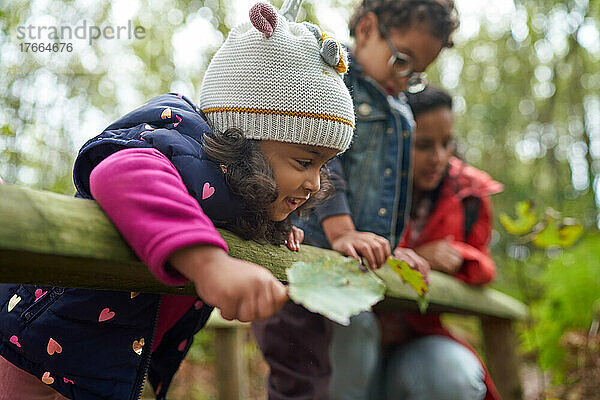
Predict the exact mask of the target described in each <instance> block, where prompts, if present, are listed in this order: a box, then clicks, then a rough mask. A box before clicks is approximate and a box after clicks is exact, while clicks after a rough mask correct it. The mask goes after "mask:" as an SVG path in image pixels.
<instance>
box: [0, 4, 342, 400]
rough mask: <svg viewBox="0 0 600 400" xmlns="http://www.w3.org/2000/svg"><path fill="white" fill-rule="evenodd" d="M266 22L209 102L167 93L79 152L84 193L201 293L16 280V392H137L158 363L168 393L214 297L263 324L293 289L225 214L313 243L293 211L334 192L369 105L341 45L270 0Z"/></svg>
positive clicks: (212, 75)
mask: <svg viewBox="0 0 600 400" xmlns="http://www.w3.org/2000/svg"><path fill="white" fill-rule="evenodd" d="M250 21H251V23H245V24H242V25H240V26H237V27H235V28H234V29H233V30H232V31H231V33H230V35H229V37H228V38H227V40H226V42H225V43H224V44H223V46H222V47H221V48H220V49H219V51H218V52H217V53H216V54H215V56H214V58H213V60H212V61H211V63H210V65H209V67H208V69H207V71H206V74H205V76H204V82H203V85H202V92H201V96H200V107H201V109H200V108H198V107H196V106H195V105H194V104H193V103H192V102H191V101H190V100H188V99H187V98H185V97H183V96H181V95H176V94H167V95H162V96H159V97H157V98H154V99H152V100H150V101H148V102H147V103H146V104H144V105H142V106H141V107H140V108H138V109H136V110H134V111H133V112H131V113H129V114H127V115H126V116H124V117H122V118H121V119H119V120H118V121H116V122H115V123H113V124H112V125H110V126H109V127H108V128H107V129H106V130H105V131H104V132H102V133H101V134H100V135H98V136H96V137H95V138H93V139H91V140H90V141H88V142H87V143H86V144H85V145H84V146H83V148H82V149H81V151H80V152H79V155H78V157H77V160H76V162H75V168H74V179H75V184H76V187H77V190H78V196H79V197H83V198H89V199H95V200H96V201H98V203H99V204H100V206H101V207H102V208H103V209H104V211H105V212H106V214H107V215H108V216H109V217H110V218H111V220H112V221H113V222H114V224H115V225H116V226H117V228H118V229H119V231H120V232H121V233H122V235H123V237H124V238H125V239H126V240H127V241H128V243H129V244H130V245H131V247H132V248H133V249H134V251H135V252H136V254H137V255H138V256H139V257H140V258H141V259H142V261H144V262H145V263H146V264H147V265H148V267H149V268H150V270H151V271H152V273H153V274H154V275H155V276H156V278H157V279H159V280H161V281H162V282H164V283H165V284H170V285H182V284H184V283H186V282H188V281H192V282H193V283H194V285H195V287H196V291H197V294H198V296H199V297H186V296H170V295H163V296H160V295H155V294H145V293H143V294H139V293H135V292H108V291H104V292H100V291H92V290H81V289H65V288H58V287H32V286H24V285H2V286H1V287H0V298H1V299H2V303H1V304H2V309H1V311H0V313H1V314H0V316H1V317H0V333H1V338H2V341H1V343H0V355H1V356H2V357H1V358H0V399H11V400H15V399H33V398H35V399H65V398H68V399H77V400H79V399H85V400H92V399H94V400H95V399H119V400H122V399H137V398H139V397H140V395H141V390H142V387H143V383H144V380H145V376H146V374H147V376H148V379H149V380H150V383H151V384H152V386H153V387H154V390H155V393H156V397H157V398H158V399H164V398H165V396H166V393H167V390H168V386H169V384H170V382H171V379H172V377H173V375H174V373H175V371H176V370H177V368H178V366H179V364H180V362H181V361H182V359H183V358H184V356H185V354H186V353H187V351H188V349H189V347H190V345H191V342H192V337H193V335H194V333H196V332H197V331H198V330H199V329H201V328H202V327H203V325H204V324H205V322H206V320H207V319H208V316H209V315H210V312H211V311H212V306H216V307H218V308H219V309H220V310H221V312H222V315H223V317H225V318H227V319H234V318H237V319H239V320H241V321H251V320H256V319H261V318H266V317H268V316H270V315H271V314H273V313H274V312H275V311H277V310H278V309H279V308H280V307H281V306H282V305H283V303H284V302H285V301H286V300H287V294H286V290H285V287H284V286H283V285H282V284H281V283H280V282H279V281H278V280H276V279H275V278H274V277H273V276H272V275H271V273H270V272H269V271H268V270H266V269H265V268H263V267H261V266H258V265H255V264H252V263H249V262H245V261H241V260H237V259H235V258H232V257H230V256H228V255H227V246H226V244H225V242H224V241H223V239H222V238H221V237H220V236H219V234H218V233H217V231H216V230H215V228H214V226H215V225H216V226H219V227H224V228H227V229H229V230H232V231H234V232H236V233H238V234H240V235H241V236H243V237H244V238H247V239H254V240H257V241H260V242H270V243H275V244H282V243H284V241H285V240H286V239H287V241H288V247H290V248H291V249H293V250H297V249H298V246H299V242H300V241H301V239H302V235H301V233H300V232H299V231H292V227H291V225H290V223H289V215H290V213H292V212H293V211H300V210H301V209H303V208H306V207H308V206H309V203H310V202H309V200H311V201H312V200H315V199H316V198H318V197H320V193H319V190H320V186H321V167H322V166H323V165H324V164H325V163H326V162H327V161H328V160H329V159H331V158H332V157H334V156H335V155H336V154H338V153H340V152H343V151H345V150H346V149H347V148H348V146H349V144H350V141H351V138H352V130H353V125H354V117H353V115H354V113H353V108H352V101H351V99H350V95H349V93H348V91H347V89H346V87H345V85H344V83H343V81H342V75H343V73H344V72H345V70H346V65H347V61H346V55H345V53H344V51H343V49H342V48H341V46H339V43H338V42H337V41H335V40H334V39H332V38H328V37H325V36H323V35H321V32H320V31H319V29H318V28H317V27H315V26H312V25H308V24H303V23H301V24H297V23H289V22H287V21H286V20H285V19H283V18H282V17H280V16H279V15H278V14H277V12H276V11H275V10H274V9H273V8H272V7H271V6H270V5H267V4H257V5H256V6H254V7H253V8H252V10H251V12H250ZM213 224H214V225H213ZM82 267H84V266H82Z"/></svg>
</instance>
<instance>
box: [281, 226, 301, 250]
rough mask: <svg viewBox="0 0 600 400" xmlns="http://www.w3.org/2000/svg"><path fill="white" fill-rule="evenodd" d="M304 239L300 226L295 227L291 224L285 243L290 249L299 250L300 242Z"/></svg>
mask: <svg viewBox="0 0 600 400" xmlns="http://www.w3.org/2000/svg"><path fill="white" fill-rule="evenodd" d="M303 240H304V231H303V230H302V229H300V228H296V227H295V226H292V231H291V232H290V234H289V236H288V238H287V240H286V241H285V244H286V245H287V247H288V248H289V249H290V250H292V251H299V250H300V243H302V241H303Z"/></svg>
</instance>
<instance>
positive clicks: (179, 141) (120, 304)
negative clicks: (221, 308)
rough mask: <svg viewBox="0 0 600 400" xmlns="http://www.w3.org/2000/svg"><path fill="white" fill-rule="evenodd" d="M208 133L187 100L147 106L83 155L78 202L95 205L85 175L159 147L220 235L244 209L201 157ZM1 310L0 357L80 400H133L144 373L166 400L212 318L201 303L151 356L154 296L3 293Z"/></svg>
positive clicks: (53, 290) (4, 289)
mask: <svg viewBox="0 0 600 400" xmlns="http://www.w3.org/2000/svg"><path fill="white" fill-rule="evenodd" d="M209 130H210V128H209V126H208V125H207V124H206V122H205V121H204V119H203V118H202V116H201V114H200V112H199V110H198V108H197V107H196V106H195V105H194V104H193V103H192V102H191V101H189V100H188V99H187V98H185V97H183V96H181V95H177V94H172V93H170V94H165V95H161V96H158V97H156V98H153V99H151V100H149V101H148V102H147V103H145V104H144V105H142V106H141V107H139V108H137V109H136V110H134V111H132V112H130V113H129V114H127V115H125V116H124V117H122V118H120V119H119V120H118V121H116V122H115V123H113V124H111V125H110V126H109V127H108V128H106V129H105V130H104V132H102V133H101V134H100V135H98V136H96V137H94V138H92V139H91V140H89V141H88V142H87V143H86V144H85V145H84V146H83V147H82V149H81V150H80V152H79V154H78V156H77V159H76V161H75V168H74V181H75V186H76V188H77V195H76V196H78V197H83V198H87V199H92V196H91V194H90V190H89V187H90V185H89V176H90V173H91V171H92V169H93V168H94V167H95V166H96V165H97V164H98V163H99V162H100V161H102V160H103V159H105V158H106V157H108V156H109V155H111V154H113V153H114V152H116V151H119V150H122V149H126V148H141V147H145V148H155V149H157V150H159V151H160V152H161V153H163V154H164V155H165V156H166V157H168V158H169V160H170V161H171V162H172V163H173V165H174V166H175V168H176V169H177V170H178V171H179V173H180V175H181V177H182V179H183V182H184V183H185V185H186V187H187V189H188V191H189V193H190V194H191V195H192V196H193V197H195V198H196V199H197V200H198V202H199V203H200V205H201V207H202V209H203V210H204V212H205V213H206V214H207V215H208V216H209V217H210V218H211V220H212V221H213V222H214V223H215V225H216V226H219V225H221V224H225V223H227V222H228V221H232V220H233V219H235V218H236V216H237V215H238V214H239V212H240V201H239V199H237V198H235V197H234V196H233V195H232V194H231V193H230V191H229V190H228V189H227V185H226V183H225V179H224V174H223V172H222V170H221V168H220V167H219V166H218V165H216V164H215V163H214V162H212V161H210V160H208V159H207V158H206V157H205V155H204V153H203V150H202V146H201V143H202V136H203V134H204V133H205V132H208V131H209ZM148 184H149V185H150V184H152V183H151V182H148ZM208 194H210V196H208ZM81 267H82V268H85V267H86V266H85V265H82V266H81ZM0 305H1V307H2V309H0V335H1V339H2V341H1V342H0V354H1V355H2V356H3V357H5V358H6V359H7V360H8V361H10V362H11V363H13V364H15V365H16V366H17V367H19V368H21V369H23V370H25V371H27V372H29V373H31V374H32V375H34V376H36V377H38V378H40V379H42V380H43V381H44V382H45V383H47V384H50V386H51V387H52V388H54V389H55V390H57V391H58V392H60V393H61V394H63V395H64V396H66V397H69V398H71V399H76V400H81V399H84V400H100V399H115V400H116V399H118V400H122V399H131V400H134V399H137V398H138V397H139V395H140V393H141V390H142V385H143V381H144V376H145V374H146V372H148V379H149V380H150V382H151V384H152V386H153V387H154V388H155V390H156V391H157V398H158V399H165V398H166V397H165V396H166V392H167V389H168V386H169V384H170V382H171V380H172V378H173V375H174V374H175V372H176V371H177V369H178V368H179V364H180V363H181V361H182V360H183V358H184V357H185V354H186V353H187V351H188V349H189V347H190V345H191V343H192V338H193V335H194V334H195V333H196V332H197V331H198V330H200V329H201V328H202V327H203V326H204V324H205V323H206V320H207V319H208V317H209V316H210V313H211V311H212V307H210V306H208V305H206V304H203V303H202V301H201V300H200V299H197V301H196V303H195V304H194V306H193V307H191V308H190V309H189V310H188V311H187V313H186V314H185V315H184V316H183V317H182V318H181V320H179V321H178V322H177V323H176V324H175V326H174V327H173V328H172V329H170V330H169V331H168V332H166V333H165V335H164V337H163V339H162V341H161V343H160V345H159V347H158V348H157V349H156V351H155V352H154V353H152V352H151V350H152V340H153V336H154V331H155V329H156V322H157V319H158V312H159V309H160V295H156V294H145V293H142V294H139V295H137V296H134V295H132V293H130V292H115V291H95V290H86V289H69V288H60V287H38V286H27V285H15V284H5V285H0ZM49 343H50V344H49ZM55 343H57V344H58V345H60V348H61V352H60V353H59V352H57V351H56V349H57V348H58V347H57V346H56V344H55ZM53 350H54V351H53ZM50 353H52V354H50Z"/></svg>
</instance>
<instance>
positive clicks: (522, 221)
mask: <svg viewBox="0 0 600 400" xmlns="http://www.w3.org/2000/svg"><path fill="white" fill-rule="evenodd" d="M531 208H532V203H531V201H520V202H518V203H517V204H516V206H515V210H516V212H517V218H516V219H512V218H511V217H509V216H508V215H507V214H505V213H502V214H500V217H499V218H500V223H501V224H502V226H503V227H504V229H506V231H507V232H508V233H510V234H512V235H523V234H525V233H528V232H529V231H531V229H532V228H533V226H534V225H535V224H536V222H537V218H536V216H535V214H534V213H533V212H532V211H531Z"/></svg>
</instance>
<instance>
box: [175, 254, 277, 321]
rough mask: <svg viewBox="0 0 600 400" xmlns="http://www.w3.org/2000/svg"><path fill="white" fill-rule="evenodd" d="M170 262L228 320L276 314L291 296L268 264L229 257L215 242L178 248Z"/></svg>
mask: <svg viewBox="0 0 600 400" xmlns="http://www.w3.org/2000/svg"><path fill="white" fill-rule="evenodd" d="M169 260H170V262H171V265H173V267H174V268H175V269H177V270H178V271H179V272H181V274H183V275H184V276H185V277H186V278H188V279H190V280H191V281H192V282H194V285H195V287H196V292H197V293H198V296H200V297H201V298H202V300H203V301H205V302H206V303H208V304H210V305H212V306H215V307H217V308H219V309H220V310H221V315H222V316H223V318H225V319H227V320H233V319H238V320H240V321H242V322H250V321H257V320H261V319H265V318H268V317H270V316H271V315H273V314H275V313H276V312H277V311H279V309H280V308H281V307H283V305H284V304H285V302H286V301H287V300H288V295H287V289H286V287H285V286H284V285H283V284H282V283H281V282H279V280H277V279H276V278H275V277H274V276H273V275H272V274H271V272H270V271H269V270H267V269H266V268H264V267H262V266H260V265H257V264H253V263H251V262H247V261H243V260H238V259H237V258H233V257H230V256H229V255H227V253H226V252H225V251H224V250H223V249H221V248H219V247H216V246H209V245H207V246H191V247H186V248H183V249H180V250H178V251H176V252H175V253H174V254H173V255H171V257H170V259H169Z"/></svg>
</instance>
